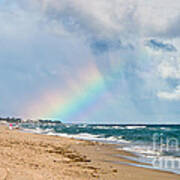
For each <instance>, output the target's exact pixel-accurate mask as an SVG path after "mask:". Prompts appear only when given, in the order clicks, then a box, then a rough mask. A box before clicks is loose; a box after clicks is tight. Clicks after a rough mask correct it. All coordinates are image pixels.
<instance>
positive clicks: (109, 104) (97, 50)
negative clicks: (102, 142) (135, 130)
mask: <svg viewBox="0 0 180 180" xmlns="http://www.w3.org/2000/svg"><path fill="white" fill-rule="evenodd" d="M179 10H180V2H179V0H173V1H172V0H151V1H146V0H111V1H109V0H98V1H97V0H91V1H89V0H78V1H75V0H13V1H12V0H0V27H1V28H0V116H2V117H7V116H9V117H21V118H23V119H34V120H35V119H52V120H61V121H62V122H72V123H111V124H112V123H120V124H122V123H161V124H162V123H163V124H167V123H171V124H172V123H179V122H180V11H179Z"/></svg>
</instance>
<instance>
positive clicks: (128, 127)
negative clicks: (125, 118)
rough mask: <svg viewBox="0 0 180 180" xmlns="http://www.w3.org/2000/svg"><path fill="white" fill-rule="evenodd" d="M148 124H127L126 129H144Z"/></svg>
mask: <svg viewBox="0 0 180 180" xmlns="http://www.w3.org/2000/svg"><path fill="white" fill-rule="evenodd" d="M144 128H146V126H126V129H144Z"/></svg>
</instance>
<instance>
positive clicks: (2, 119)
mask: <svg viewBox="0 0 180 180" xmlns="http://www.w3.org/2000/svg"><path fill="white" fill-rule="evenodd" d="M0 121H6V122H8V123H22V122H27V123H33V122H34V123H37V122H39V123H62V122H61V121H59V120H56V121H52V120H43V119H40V120H36V121H35V120H30V119H29V120H26V121H23V120H22V119H21V118H15V117H6V118H2V117H0Z"/></svg>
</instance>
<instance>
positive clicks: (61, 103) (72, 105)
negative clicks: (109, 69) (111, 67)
mask: <svg viewBox="0 0 180 180" xmlns="http://www.w3.org/2000/svg"><path fill="white" fill-rule="evenodd" d="M77 74H78V73H77ZM65 78H66V81H67V84H68V85H67V87H65V88H63V89H61V88H60V89H57V90H48V91H47V92H45V93H43V94H42V96H41V97H40V98H38V101H33V102H31V103H30V104H29V105H28V107H29V108H28V109H27V111H26V112H25V113H23V114H24V116H25V117H27V118H32V119H36V118H37V117H38V118H50V119H52V120H62V121H63V122H64V121H68V120H69V119H71V118H74V116H78V114H80V113H81V112H84V111H86V110H87V109H88V107H90V106H92V105H93V104H95V102H96V100H97V99H98V98H99V97H101V95H103V92H105V91H106V86H105V83H104V79H103V77H102V76H101V73H100V72H99V71H98V68H97V67H96V65H94V64H89V65H87V66H86V68H84V69H83V68H81V70H80V72H79V74H78V75H76V78H72V77H65Z"/></svg>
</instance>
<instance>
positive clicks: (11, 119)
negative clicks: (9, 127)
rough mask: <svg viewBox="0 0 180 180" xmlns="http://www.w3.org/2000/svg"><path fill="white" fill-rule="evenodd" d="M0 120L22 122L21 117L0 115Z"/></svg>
mask: <svg viewBox="0 0 180 180" xmlns="http://www.w3.org/2000/svg"><path fill="white" fill-rule="evenodd" d="M0 121H6V122H9V123H20V122H22V120H21V118H14V117H11V118H10V117H7V118H2V117H0Z"/></svg>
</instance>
